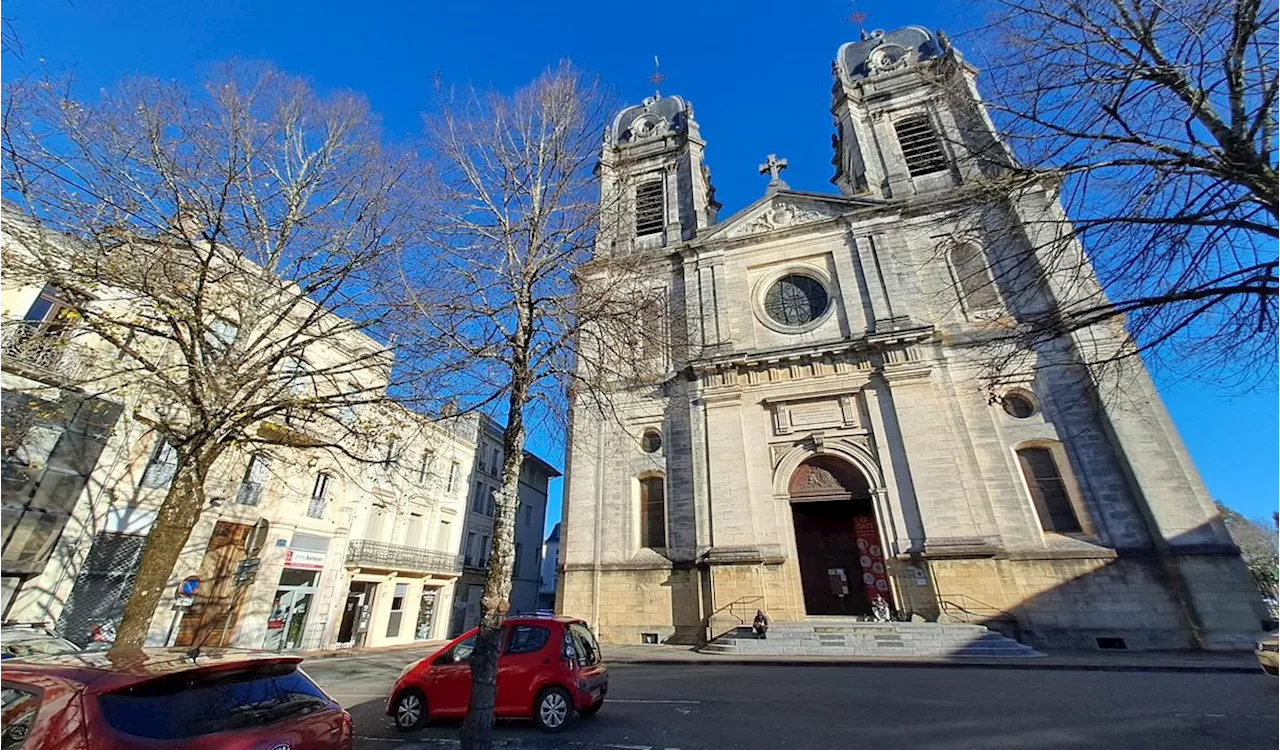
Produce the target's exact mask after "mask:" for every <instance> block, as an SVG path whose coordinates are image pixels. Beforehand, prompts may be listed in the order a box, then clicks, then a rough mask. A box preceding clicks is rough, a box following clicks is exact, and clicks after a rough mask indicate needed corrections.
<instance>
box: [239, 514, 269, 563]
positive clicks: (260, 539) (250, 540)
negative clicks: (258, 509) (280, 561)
mask: <svg viewBox="0 0 1280 750" xmlns="http://www.w3.org/2000/svg"><path fill="white" fill-rule="evenodd" d="M269 533H271V524H269V523H267V519H265V518H259V519H258V522H257V523H255V524H254V525H253V528H252V529H250V530H249V535H248V536H246V537H245V538H244V556H245V557H253V556H254V555H256V554H258V553H259V552H261V551H262V547H263V545H265V544H266V543H267V534H269Z"/></svg>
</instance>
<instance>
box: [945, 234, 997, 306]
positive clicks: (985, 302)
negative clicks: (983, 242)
mask: <svg viewBox="0 0 1280 750" xmlns="http://www.w3.org/2000/svg"><path fill="white" fill-rule="evenodd" d="M947 258H948V260H949V261H950V264H951V273H952V274H954V276H955V283H956V290H957V292H958V293H959V295H960V302H961V304H962V305H963V306H964V309H965V310H970V311H976V310H991V309H995V308H998V307H1000V295H999V293H997V292H996V283H995V279H993V278H991V271H990V269H989V268H987V259H986V257H985V256H984V254H983V252H982V248H980V247H978V246H977V245H974V244H971V243H968V242H966V243H964V244H962V245H956V246H955V247H953V248H951V251H950V252H949V253H948V254H947Z"/></svg>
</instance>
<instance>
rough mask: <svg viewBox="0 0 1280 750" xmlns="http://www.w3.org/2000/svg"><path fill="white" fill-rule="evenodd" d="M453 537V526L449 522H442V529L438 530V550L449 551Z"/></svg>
mask: <svg viewBox="0 0 1280 750" xmlns="http://www.w3.org/2000/svg"><path fill="white" fill-rule="evenodd" d="M452 535H453V524H452V523H451V522H449V521H441V522H440V527H439V528H438V529H436V549H439V550H447V549H449V539H450V538H451V537H452Z"/></svg>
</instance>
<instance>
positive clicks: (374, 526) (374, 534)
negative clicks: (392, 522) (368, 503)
mask: <svg viewBox="0 0 1280 750" xmlns="http://www.w3.org/2000/svg"><path fill="white" fill-rule="evenodd" d="M386 520H387V509H386V507H385V506H382V505H375V506H373V507H372V508H371V509H370V510H369V523H367V524H365V529H364V538H365V539H368V540H369V541H371V542H381V541H382V527H383V525H384V524H385V523H386Z"/></svg>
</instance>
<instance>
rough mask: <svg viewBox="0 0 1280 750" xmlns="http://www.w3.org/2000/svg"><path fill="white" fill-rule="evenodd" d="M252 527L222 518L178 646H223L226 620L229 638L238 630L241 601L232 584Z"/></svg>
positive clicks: (207, 553) (201, 573) (203, 565)
mask: <svg viewBox="0 0 1280 750" xmlns="http://www.w3.org/2000/svg"><path fill="white" fill-rule="evenodd" d="M252 529H253V527H252V526H248V525H245V524H239V523H229V522H227V521H219V522H218V524H217V525H216V526H214V528H213V536H211V537H210V538H209V546H208V548H206V549H205V553H204V561H203V562H201V563H200V572H199V574H198V575H199V576H200V590H199V592H198V593H197V594H196V601H195V604H193V605H192V606H191V607H190V608H189V609H188V610H187V611H186V614H184V615H183V617H182V622H181V623H179V625H178V637H177V640H175V641H174V644H175V645H178V646H195V645H203V646H221V645H225V644H224V643H223V638H222V636H221V633H222V629H223V623H224V621H225V622H226V636H225V638H226V640H230V638H231V635H232V634H233V633H234V632H235V629H236V619H237V617H238V616H239V614H240V605H241V604H242V603H243V597H241V600H240V601H235V593H236V589H235V588H234V587H233V586H232V583H233V581H234V580H235V575H236V566H237V565H238V564H239V563H240V561H241V560H243V559H244V540H245V538H246V537H248V536H249V531H250V530H252Z"/></svg>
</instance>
